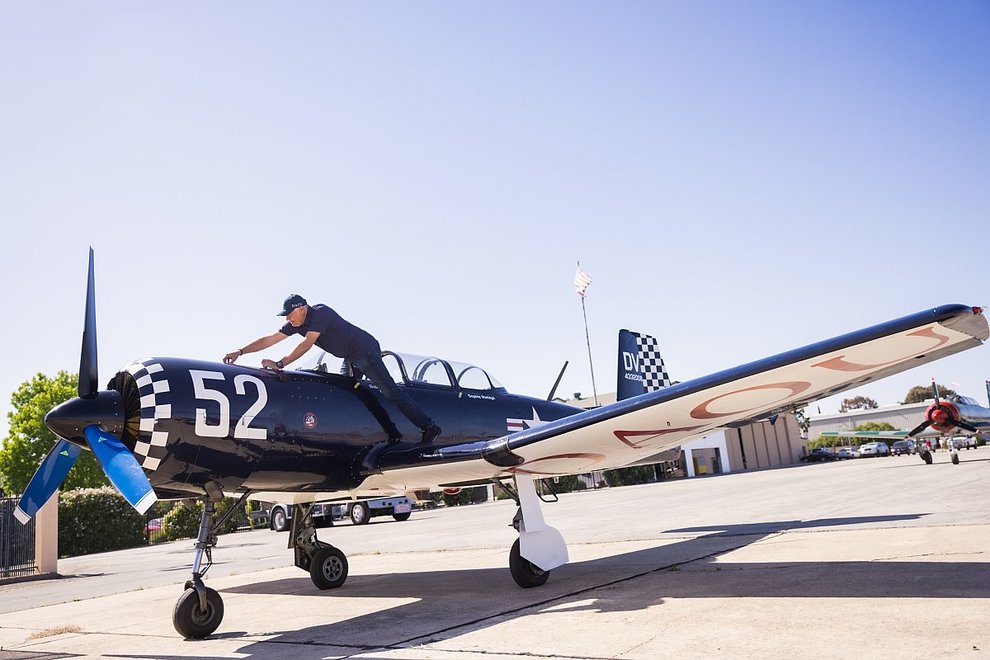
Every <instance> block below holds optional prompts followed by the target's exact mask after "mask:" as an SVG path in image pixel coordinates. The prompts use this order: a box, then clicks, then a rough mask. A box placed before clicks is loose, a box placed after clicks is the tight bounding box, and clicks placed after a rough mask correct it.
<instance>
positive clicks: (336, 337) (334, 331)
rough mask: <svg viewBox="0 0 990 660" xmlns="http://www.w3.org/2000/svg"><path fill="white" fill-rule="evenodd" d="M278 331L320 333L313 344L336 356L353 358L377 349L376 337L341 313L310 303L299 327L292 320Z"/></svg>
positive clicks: (288, 333) (291, 333)
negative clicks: (348, 320) (304, 318)
mask: <svg viewBox="0 0 990 660" xmlns="http://www.w3.org/2000/svg"><path fill="white" fill-rule="evenodd" d="M279 332H281V333H282V334H283V335H286V336H290V337H291V336H292V335H302V336H304V337H305V336H306V333H307V332H319V333H320V336H319V337H317V339H316V345H317V346H319V347H320V348H322V349H323V350H325V351H327V352H328V353H333V354H334V355H336V356H337V357H339V358H350V359H353V358H356V357H358V356H361V355H365V354H367V353H368V352H371V351H374V352H375V353H377V352H379V351H380V350H381V348H380V347H379V345H378V340H377V339H375V338H374V337H372V336H371V335H370V334H368V333H367V332H365V331H364V330H362V329H361V328H359V327H357V326H356V325H354V324H352V323H348V322H347V321H345V320H344V319H343V318H342V317H341V316H340V314H338V313H337V312H335V311H333V310H332V309H330V308H329V307H327V306H326V305H310V306H309V311H307V312H306V320H305V321H303V324H302V325H300V326H299V327H298V328H296V327H293V325H292V324H291V323H286V324H285V325H283V326H282V327H281V328H280V329H279Z"/></svg>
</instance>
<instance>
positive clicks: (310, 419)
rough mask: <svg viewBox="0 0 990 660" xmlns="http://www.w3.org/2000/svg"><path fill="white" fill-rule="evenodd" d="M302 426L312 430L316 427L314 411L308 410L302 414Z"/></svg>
mask: <svg viewBox="0 0 990 660" xmlns="http://www.w3.org/2000/svg"><path fill="white" fill-rule="evenodd" d="M303 426H305V427H306V428H308V429H310V430H312V429H315V428H316V413H314V412H308V413H306V414H305V415H303Z"/></svg>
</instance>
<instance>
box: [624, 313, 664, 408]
mask: <svg viewBox="0 0 990 660" xmlns="http://www.w3.org/2000/svg"><path fill="white" fill-rule="evenodd" d="M618 374H619V382H618V383H617V385H616V389H615V393H616V394H615V398H616V401H622V400H623V399H628V398H630V397H634V396H639V395H640V394H646V393H647V392H655V391H656V390H659V389H660V388H662V387H667V386H668V385H670V377H669V376H668V375H667V368H666V367H665V366H664V364H663V358H662V357H661V356H660V349H659V347H658V346H657V340H656V338H655V337H651V336H650V335H644V334H641V333H639V332H632V331H630V330H619V368H618Z"/></svg>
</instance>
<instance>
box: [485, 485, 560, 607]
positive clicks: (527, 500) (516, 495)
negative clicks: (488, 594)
mask: <svg viewBox="0 0 990 660" xmlns="http://www.w3.org/2000/svg"><path fill="white" fill-rule="evenodd" d="M514 481H515V484H516V487H515V489H512V488H510V487H509V486H507V485H506V484H504V483H502V482H501V481H499V480H495V483H496V484H498V485H499V486H500V487H501V488H502V489H503V490H504V491H505V492H506V493H507V494H508V495H509V497H511V498H512V499H513V500H515V502H516V504H518V505H519V508H518V509H517V510H516V515H515V517H513V519H512V526H513V527H514V528H515V529H516V531H518V532H519V538H518V539H516V541H515V543H513V544H512V549H511V550H510V551H509V572H510V573H511V574H512V579H513V580H515V582H516V584H518V585H519V586H520V587H522V588H524V589H529V588H531V587H539V586H542V585H544V584H546V581H547V580H548V579H549V578H550V571H551V569H554V568H557V567H558V566H563V565H564V564H566V563H567V546H566V545H565V543H564V537H563V536H561V535H560V532H558V531H557V530H556V529H554V528H553V527H551V526H550V525H547V524H546V522H545V521H544V520H543V512H542V511H541V509H540V500H543V501H550V500H545V499H543V497H541V496H540V495H538V494H537V493H536V486H535V485H534V484H533V478H532V477H529V476H526V475H519V474H517V475H515V477H514ZM551 492H552V491H551ZM553 498H554V500H553V501H555V500H556V494H553Z"/></svg>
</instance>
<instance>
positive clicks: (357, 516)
mask: <svg viewBox="0 0 990 660" xmlns="http://www.w3.org/2000/svg"><path fill="white" fill-rule="evenodd" d="M347 515H348V516H350V518H351V522H352V523H354V524H355V525H367V524H368V521H369V520H371V512H370V511H369V510H368V505H367V504H365V503H364V502H355V503H354V504H352V505H351V506H350V508H349V509H348V510H347Z"/></svg>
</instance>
